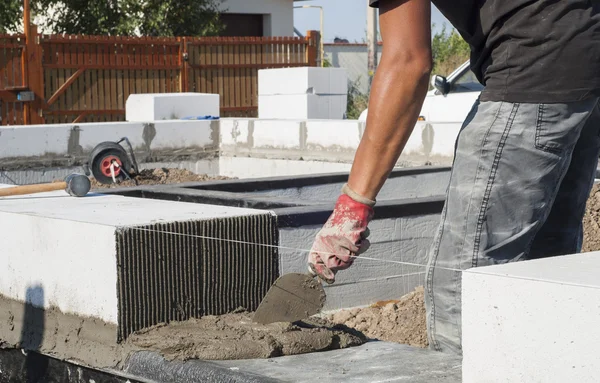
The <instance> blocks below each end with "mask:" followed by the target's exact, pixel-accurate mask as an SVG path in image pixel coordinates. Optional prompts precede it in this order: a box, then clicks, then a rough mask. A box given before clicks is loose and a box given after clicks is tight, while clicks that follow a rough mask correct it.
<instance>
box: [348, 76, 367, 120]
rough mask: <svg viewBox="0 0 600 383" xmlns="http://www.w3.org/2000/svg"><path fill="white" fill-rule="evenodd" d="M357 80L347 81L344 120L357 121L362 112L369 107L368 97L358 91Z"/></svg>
mask: <svg viewBox="0 0 600 383" xmlns="http://www.w3.org/2000/svg"><path fill="white" fill-rule="evenodd" d="M358 82H359V79H357V80H355V81H348V104H347V105H348V106H347V109H346V118H347V119H349V120H358V117H360V114H361V113H362V112H363V110H365V109H367V106H369V96H368V95H366V94H364V93H362V92H361V91H360V89H358Z"/></svg>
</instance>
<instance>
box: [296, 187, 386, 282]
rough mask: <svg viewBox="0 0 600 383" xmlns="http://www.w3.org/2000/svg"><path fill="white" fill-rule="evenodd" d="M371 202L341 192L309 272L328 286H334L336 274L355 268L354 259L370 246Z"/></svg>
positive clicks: (347, 191) (312, 254)
mask: <svg viewBox="0 0 600 383" xmlns="http://www.w3.org/2000/svg"><path fill="white" fill-rule="evenodd" d="M373 206H375V201H371V200H370V199H367V198H365V197H362V196H360V195H358V194H357V193H355V192H354V191H352V190H351V189H350V188H349V187H348V185H347V184H346V185H344V187H343V188H342V195H341V196H340V197H339V198H338V200H337V202H336V204H335V208H334V210H333V213H332V214H331V216H330V217H329V219H328V220H327V222H326V223H325V225H324V226H323V228H322V229H321V230H320V231H319V233H318V234H317V237H316V239H315V242H314V243H313V246H312V249H311V251H310V253H309V255H308V269H309V271H310V272H311V273H312V274H313V275H317V276H319V277H320V278H321V279H323V280H324V281H326V282H327V283H330V284H331V283H333V282H335V274H336V273H337V272H338V271H339V270H345V269H347V268H348V267H350V266H351V265H352V263H353V262H354V257H356V256H358V255H359V254H362V253H364V252H365V251H366V250H367V249H368V247H369V245H370V243H369V241H368V240H367V237H368V236H369V229H368V228H367V225H368V224H369V222H370V221H371V219H373Z"/></svg>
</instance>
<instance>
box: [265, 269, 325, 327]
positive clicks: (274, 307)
mask: <svg viewBox="0 0 600 383" xmlns="http://www.w3.org/2000/svg"><path fill="white" fill-rule="evenodd" d="M324 304H325V290H324V289H323V285H322V283H321V280H320V279H319V277H317V276H313V275H312V274H301V273H289V274H285V275H282V276H281V277H279V278H278V279H277V280H276V281H275V283H274V284H273V286H271V288H270V289H269V291H268V292H267V295H265V297H264V298H263V300H262V301H261V302H260V305H259V306H258V309H257V310H256V312H255V314H254V318H253V320H254V322H256V323H261V324H269V323H274V322H296V321H299V320H302V319H306V318H308V317H310V316H311V315H315V314H317V313H319V312H320V311H321V309H322V308H323V305H324Z"/></svg>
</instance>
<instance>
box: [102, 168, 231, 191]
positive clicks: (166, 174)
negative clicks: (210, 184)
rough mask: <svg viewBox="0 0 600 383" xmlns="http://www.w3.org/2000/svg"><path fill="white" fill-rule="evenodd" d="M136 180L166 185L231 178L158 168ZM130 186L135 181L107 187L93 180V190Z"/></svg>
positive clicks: (148, 170)
mask: <svg viewBox="0 0 600 383" xmlns="http://www.w3.org/2000/svg"><path fill="white" fill-rule="evenodd" d="M135 179H136V181H137V182H138V185H166V184H178V183H183V182H199V181H215V180H226V179H229V178H228V177H223V176H209V175H206V174H196V173H194V172H191V171H189V170H186V169H166V168H156V169H143V170H140V174H138V175H137V176H136V177H135ZM129 186H135V183H134V182H133V181H129V180H125V181H122V182H120V183H118V184H117V185H114V184H108V185H105V184H101V183H100V182H98V181H96V180H95V179H92V189H98V188H115V187H129Z"/></svg>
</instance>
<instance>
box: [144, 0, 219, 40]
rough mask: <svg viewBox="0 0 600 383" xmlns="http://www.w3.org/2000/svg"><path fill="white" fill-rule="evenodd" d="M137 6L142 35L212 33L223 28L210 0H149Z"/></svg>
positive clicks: (201, 34) (213, 2)
mask: <svg viewBox="0 0 600 383" xmlns="http://www.w3.org/2000/svg"><path fill="white" fill-rule="evenodd" d="M141 8H142V9H141V13H142V14H143V15H144V17H143V19H142V22H141V25H140V31H141V33H142V34H143V35H146V36H216V35H218V34H219V32H221V31H222V30H223V25H222V23H221V22H220V20H219V4H218V3H217V2H216V1H214V0H202V1H198V0H195V1H180V0H171V1H161V0H150V1H148V2H147V3H146V4H144V5H142V7H141Z"/></svg>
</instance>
